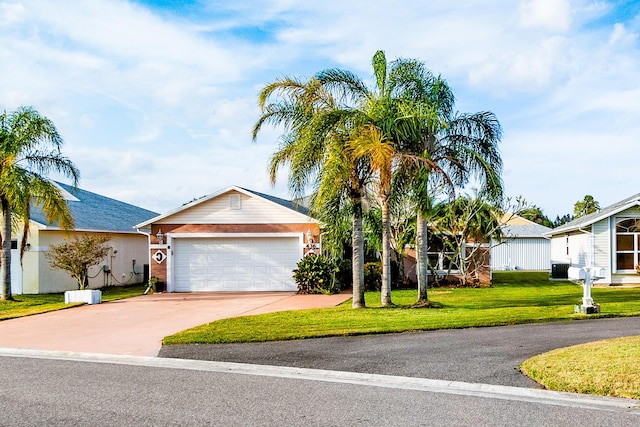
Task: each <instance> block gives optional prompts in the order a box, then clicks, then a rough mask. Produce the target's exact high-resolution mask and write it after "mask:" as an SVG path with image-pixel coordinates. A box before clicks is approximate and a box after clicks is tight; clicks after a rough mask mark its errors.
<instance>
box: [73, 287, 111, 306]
mask: <svg viewBox="0 0 640 427" xmlns="http://www.w3.org/2000/svg"><path fill="white" fill-rule="evenodd" d="M72 302H84V303H87V304H100V303H101V302H102V291H101V290H98V289H84V290H81V291H66V292H65V293H64V303H65V304H70V303H72Z"/></svg>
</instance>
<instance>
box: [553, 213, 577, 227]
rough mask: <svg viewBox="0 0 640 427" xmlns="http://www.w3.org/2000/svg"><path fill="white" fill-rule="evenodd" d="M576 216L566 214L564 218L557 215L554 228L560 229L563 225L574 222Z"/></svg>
mask: <svg viewBox="0 0 640 427" xmlns="http://www.w3.org/2000/svg"><path fill="white" fill-rule="evenodd" d="M573 219H574V216H573V215H570V214H565V215H563V216H558V215H556V220H555V221H553V228H555V227H560V226H561V225H563V224H566V223H568V222H569V221H573Z"/></svg>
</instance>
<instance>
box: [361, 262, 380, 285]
mask: <svg viewBox="0 0 640 427" xmlns="http://www.w3.org/2000/svg"><path fill="white" fill-rule="evenodd" d="M381 286H382V264H381V263H380V262H368V263H366V264H365V265H364V288H365V289H366V290H367V291H379V290H380V287H381Z"/></svg>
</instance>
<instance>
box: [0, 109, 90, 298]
mask: <svg viewBox="0 0 640 427" xmlns="http://www.w3.org/2000/svg"><path fill="white" fill-rule="evenodd" d="M62 143H63V140H62V138H61V137H60V135H59V134H58V131H57V130H56V128H55V126H54V124H53V122H52V121H51V120H49V119H48V118H46V117H43V116H41V115H40V114H39V113H38V112H37V111H36V110H34V109H33V108H30V107H20V108H18V109H16V110H15V111H13V112H11V113H7V112H4V113H3V114H0V207H1V212H0V213H1V216H2V220H1V221H2V223H1V227H0V239H1V240H2V251H1V252H2V257H1V261H2V277H1V280H0V282H1V283H0V299H2V300H10V299H12V297H11V231H12V223H14V224H21V225H22V240H21V242H22V244H21V247H20V256H21V258H22V255H23V254H24V251H25V245H26V242H27V235H28V233H29V219H30V215H31V214H30V211H31V208H32V207H38V206H42V211H43V213H44V214H45V215H46V218H47V220H48V221H49V222H50V223H52V224H53V223H56V224H57V225H58V226H60V227H61V228H62V229H71V228H73V218H72V216H71V213H70V211H69V208H68V206H67V202H66V200H65V198H64V196H63V194H62V192H61V191H60V189H59V187H58V186H56V185H55V183H53V182H52V181H51V180H49V179H48V178H47V175H48V174H50V173H60V174H62V175H63V176H66V177H68V178H71V179H72V181H73V185H74V186H75V185H76V184H77V181H78V178H79V176H80V175H79V172H78V169H77V168H76V167H75V166H74V164H73V163H72V162H71V161H70V160H69V159H68V158H67V157H65V156H63V155H62V153H61V146H62Z"/></svg>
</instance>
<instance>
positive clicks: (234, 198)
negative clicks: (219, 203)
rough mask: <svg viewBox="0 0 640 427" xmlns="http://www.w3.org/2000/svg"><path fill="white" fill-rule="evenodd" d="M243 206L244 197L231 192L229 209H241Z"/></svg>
mask: <svg viewBox="0 0 640 427" xmlns="http://www.w3.org/2000/svg"><path fill="white" fill-rule="evenodd" d="M240 208H242V198H241V197H240V194H229V209H232V210H240Z"/></svg>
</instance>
